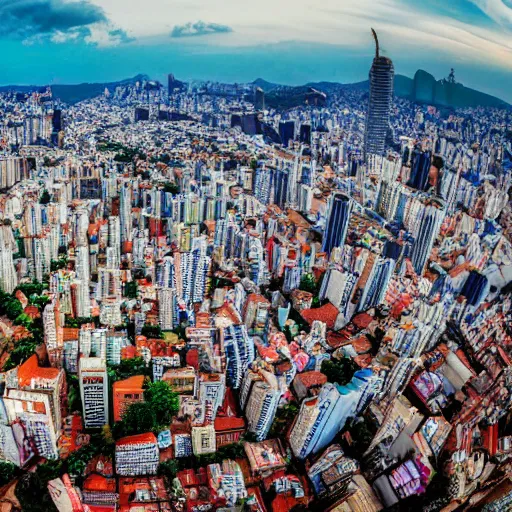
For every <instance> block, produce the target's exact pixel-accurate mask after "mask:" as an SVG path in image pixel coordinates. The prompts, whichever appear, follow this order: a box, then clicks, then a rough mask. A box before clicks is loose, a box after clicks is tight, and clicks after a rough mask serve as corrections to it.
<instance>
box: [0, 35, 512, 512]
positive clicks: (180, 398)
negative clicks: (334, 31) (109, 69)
mask: <svg viewBox="0 0 512 512" xmlns="http://www.w3.org/2000/svg"><path fill="white" fill-rule="evenodd" d="M373 35H374V40H375V57H374V59H373V62H371V61H369V62H368V68H369V81H368V83H367V85H366V86H361V85H359V86H358V85H357V84H355V85H354V86H343V87H342V86H339V87H338V86H335V84H328V83H325V84H323V85H321V84H320V85H318V86H316V85H310V86H304V87H286V86H279V85H277V84H270V83H269V82H265V81H264V80H257V81H255V82H253V83H246V84H242V83H240V84H227V83H218V82H206V81H204V82H199V81H191V82H184V81H180V80H179V79H178V78H176V77H175V76H174V75H173V74H169V76H168V80H167V83H165V84H162V83H160V82H159V81H157V80H152V79H151V78H149V77H146V76H138V77H136V78H134V79H133V80H126V81H123V82H119V83H118V84H117V85H115V86H112V87H106V88H105V89H104V91H102V92H101V93H100V94H98V95H94V96H93V97H89V98H86V99H82V100H81V101H77V102H69V103H66V102H64V101H62V100H61V98H59V97H58V96H56V95H55V94H54V92H53V91H52V88H51V87H42V88H41V87H39V88H33V90H24V91H19V90H14V89H13V90H4V91H3V92H0V189H1V194H0V224H1V225H0V260H1V264H0V289H1V291H0V294H1V296H2V300H1V301H0V332H1V336H0V370H1V372H0V396H1V398H0V432H1V435H0V459H1V461H0V485H1V486H2V487H1V489H0V510H1V511H6V512H7V511H12V512H15V511H22V512H48V511H52V512H54V511H59V512H111V511H112V512H115V511H117V512H164V511H167V512H171V511H172V512H208V511H220V512H227V511H230V512H235V511H236V512H272V511H275V512H287V511H292V512H303V511H308V510H313V511H316V512H320V511H331V512H378V511H381V510H389V511H407V510H415V511H428V512H434V511H441V510H442V511H444V512H448V511H456V510H457V511H475V512H476V511H485V512H494V511H496V512H498V511H507V510H512V479H511V478H512V457H511V456H512V423H511V421H510V420H511V406H512V360H511V357H512V328H511V327H512V307H511V305H512V304H511V303H512V295H511V293H512V285H511V283H512V245H511V242H512V206H511V203H510V190H511V186H512V110H511V108H510V106H509V105H508V104H506V103H505V102H501V103H500V104H496V105H492V104H491V103H490V100H486V101H487V103H485V104H482V105H480V104H478V101H477V104H476V105H474V104H471V103H469V102H468V103H467V104H466V105H464V104H463V103H460V102H459V103H458V104H456V105H457V106H454V103H453V102H454V101H455V100H454V98H456V99H457V101H459V100H460V98H461V97H462V96H461V95H462V92H461V91H466V89H465V88H464V87H463V86H462V85H461V84H459V83H458V82H457V80H456V75H455V71H454V70H451V72H450V70H447V71H448V72H447V77H446V78H445V79H444V80H442V81H439V82H435V81H433V82H432V81H429V79H428V77H427V78H425V75H427V74H426V73H425V72H418V74H417V75H416V77H415V79H414V83H413V87H414V97H412V96H409V97H406V96H404V95H401V96H399V95H396V94H395V93H394V91H395V89H396V84H395V80H394V77H395V73H394V65H393V62H392V61H391V60H390V59H389V58H388V57H385V56H383V55H382V52H381V50H380V48H379V42H378V38H377V34H376V33H375V32H373ZM429 76H430V75H429ZM432 80H433V79H432ZM483 97H484V96H482V98H483ZM464 98H466V96H464ZM487 98H490V97H487ZM461 101H462V100H461ZM464 101H466V100H464ZM468 101H469V100H468Z"/></svg>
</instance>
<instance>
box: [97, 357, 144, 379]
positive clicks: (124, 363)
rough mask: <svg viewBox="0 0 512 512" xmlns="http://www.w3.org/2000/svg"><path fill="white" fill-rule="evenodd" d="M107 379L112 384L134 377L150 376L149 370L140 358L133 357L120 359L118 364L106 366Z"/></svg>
mask: <svg viewBox="0 0 512 512" xmlns="http://www.w3.org/2000/svg"><path fill="white" fill-rule="evenodd" d="M107 371H108V377H109V379H110V380H111V381H112V382H115V381H118V380H124V379H127V378H128V377H133V376H134V375H146V376H147V377H149V376H151V368H150V367H149V366H146V363H145V362H144V359H142V357H133V358H131V359H121V362H120V363H119V364H115V365H114V364H113V365H109V366H108V370H107Z"/></svg>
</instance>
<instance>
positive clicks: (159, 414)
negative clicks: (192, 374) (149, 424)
mask: <svg viewBox="0 0 512 512" xmlns="http://www.w3.org/2000/svg"><path fill="white" fill-rule="evenodd" d="M144 398H145V400H146V402H147V403H148V404H149V405H150V406H151V408H152V409H153V410H154V411H155V414H156V420H157V422H158V424H159V425H169V423H170V422H171V419H172V417H173V416H174V415H175V414H176V413H177V412H178V411H179V408H180V397H179V395H178V393H176V392H175V391H173V389H172V387H171V386H170V385H169V384H168V383H167V382H165V381H163V380H159V381H156V382H151V383H149V385H148V387H147V389H146V390H145V391H144Z"/></svg>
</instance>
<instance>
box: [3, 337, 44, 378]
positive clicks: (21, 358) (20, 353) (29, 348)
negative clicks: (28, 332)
mask: <svg viewBox="0 0 512 512" xmlns="http://www.w3.org/2000/svg"><path fill="white" fill-rule="evenodd" d="M36 348H37V343H36V342H35V341H34V340H33V339H32V338H23V339H21V340H20V341H18V342H17V343H16V345H15V346H14V350H13V351H12V352H11V355H10V356H9V359H8V360H7V362H6V363H5V364H4V367H3V371H7V370H12V369H13V368H15V367H16V366H18V365H20V364H21V363H24V362H25V361H26V360H27V359H28V358H29V357H31V356H32V355H34V354H35V351H36Z"/></svg>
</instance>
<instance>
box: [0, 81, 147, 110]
mask: <svg viewBox="0 0 512 512" xmlns="http://www.w3.org/2000/svg"><path fill="white" fill-rule="evenodd" d="M142 80H149V77H148V76H147V75H137V76H134V77H133V78H127V79H125V80H120V81H118V82H104V83H83V84H70V85H59V84H56V85H52V86H51V89H52V94H53V96H54V97H55V98H59V99H60V100H61V101H63V102H64V103H69V104H74V103H78V102H79V101H83V100H87V99H90V98H94V97H96V96H99V95H100V94H103V93H104V92H105V89H108V90H109V91H114V90H115V88H116V87H118V86H119V85H123V84H129V83H135V82H137V81H139V82H140V81H142ZM41 89H43V90H44V89H45V87H42V86H40V85H2V86H0V92H8V91H16V92H23V93H29V92H33V91H41Z"/></svg>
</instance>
